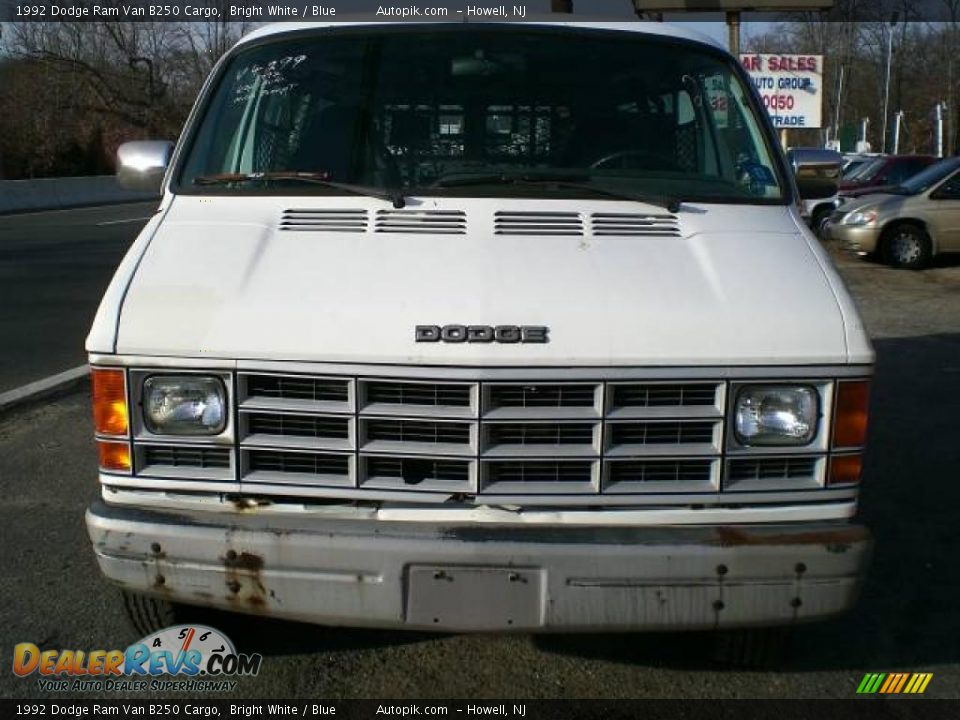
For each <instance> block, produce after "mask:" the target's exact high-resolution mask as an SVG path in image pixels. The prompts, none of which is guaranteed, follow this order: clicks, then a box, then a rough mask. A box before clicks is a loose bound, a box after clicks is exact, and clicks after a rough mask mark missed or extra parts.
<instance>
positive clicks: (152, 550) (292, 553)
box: [87, 501, 871, 631]
mask: <svg viewBox="0 0 960 720" xmlns="http://www.w3.org/2000/svg"><path fill="white" fill-rule="evenodd" d="M87 529H88V532H89V535H90V538H91V540H92V541H93V545H94V549H95V552H96V556H97V561H98V563H99V565H100V568H101V570H102V571H103V573H104V574H105V575H106V576H107V577H108V578H109V579H110V580H112V581H113V582H115V583H117V584H118V585H120V586H122V587H124V588H127V589H129V590H135V591H139V592H144V593H150V594H154V595H159V596H164V597H167V598H169V599H171V600H175V601H179V602H183V603H191V604H196V605H208V606H216V607H220V608H226V609H232V610H236V611H240V612H247V613H257V614H264V615H270V616H273V617H283V618H289V619H292V620H302V621H307V622H316V623H321V624H328V625H351V626H370V627H406V628H411V629H434V630H447V631H450V630H454V631H484V630H497V631H504V630H521V631H537V630H542V631H585V630H591V631H595V630H654V629H656V630H668V629H669V630H678V629H691V630H692V629H709V628H715V627H737V626H748V625H776V624H788V623H793V622H799V621H805V620H814V619H819V618H823V617H827V616H831V615H835V614H837V613H841V612H843V611H844V610H847V609H848V608H849V607H850V606H851V605H852V604H853V603H854V602H855V600H856V597H857V594H858V591H859V588H860V584H861V580H862V576H863V573H864V571H865V567H866V564H867V560H868V556H869V552H870V547H871V539H870V536H869V533H868V532H867V530H866V529H864V528H863V527H861V526H858V525H852V524H849V523H797V524H783V525H770V526H767V525H764V526H760V525H731V526H723V527H705V526H684V527H679V526H669V527H643V528H636V527H626V528H624V527H611V526H596V527H558V526H547V527H542V526H540V527H528V526H516V525H509V526H504V525H484V524H479V525H478V524H474V525H453V526H451V525H445V524H441V523H411V522H389V521H371V520H366V521H358V520H333V519H323V518H318V517H310V518H301V519H295V518H276V517H273V518H267V517H262V516H244V515H239V514H238V515H224V514H222V513H171V512H165V511H164V512H159V511H148V510H141V509H133V508H129V507H123V508H120V507H115V506H110V505H107V504H105V503H103V502H101V501H97V502H95V503H94V504H93V505H92V506H91V508H90V509H89V511H88V512H87Z"/></svg>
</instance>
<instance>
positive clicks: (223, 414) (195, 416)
mask: <svg viewBox="0 0 960 720" xmlns="http://www.w3.org/2000/svg"><path fill="white" fill-rule="evenodd" d="M143 422H144V424H145V425H146V426H147V430H149V431H150V432H152V433H153V434H155V435H218V434H219V433H221V432H223V429H224V427H226V424H227V411H226V390H225V389H224V386H223V382H222V381H221V380H220V379H219V378H215V377H208V376H203V375H154V376H152V377H149V378H147V379H146V380H145V381H144V383H143Z"/></svg>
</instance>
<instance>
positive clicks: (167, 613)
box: [120, 590, 180, 637]
mask: <svg viewBox="0 0 960 720" xmlns="http://www.w3.org/2000/svg"><path fill="white" fill-rule="evenodd" d="M120 594H121V595H122V597H123V609H124V611H125V613H126V615H127V619H128V620H129V621H130V624H131V625H132V626H133V629H134V630H136V631H137V632H138V633H140V636H141V637H146V636H147V635H152V634H153V633H156V632H159V631H160V630H163V629H164V628H167V627H170V626H171V625H175V624H176V621H177V618H178V616H179V615H180V613H179V612H178V606H177V605H175V604H174V603H172V602H170V601H169V600H164V599H163V598H157V597H152V596H150V595H142V594H140V593H135V592H130V591H128V590H121V591H120Z"/></svg>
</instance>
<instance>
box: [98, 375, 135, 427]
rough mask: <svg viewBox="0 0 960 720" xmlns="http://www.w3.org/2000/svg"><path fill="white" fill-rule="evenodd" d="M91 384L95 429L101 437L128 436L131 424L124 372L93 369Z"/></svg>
mask: <svg viewBox="0 0 960 720" xmlns="http://www.w3.org/2000/svg"><path fill="white" fill-rule="evenodd" d="M90 383H91V386H92V390H93V427H94V429H95V430H96V431H97V433H98V434H100V435H126V434H127V429H128V428H129V427H130V423H129V420H128V415H127V387H126V385H127V384H126V381H125V379H124V373H123V370H105V369H103V368H93V369H92V370H91V371H90Z"/></svg>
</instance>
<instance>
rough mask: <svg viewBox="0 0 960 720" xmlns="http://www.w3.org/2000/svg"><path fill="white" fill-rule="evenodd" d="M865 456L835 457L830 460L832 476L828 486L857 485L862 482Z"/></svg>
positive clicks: (829, 478)
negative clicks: (861, 475) (861, 476)
mask: <svg viewBox="0 0 960 720" xmlns="http://www.w3.org/2000/svg"><path fill="white" fill-rule="evenodd" d="M862 469H863V455H860V454H859V453H857V454H856V455H834V456H833V457H832V458H830V475H829V477H828V478H827V485H829V486H833V485H856V484H857V483H858V482H860V471H861V470H862Z"/></svg>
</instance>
